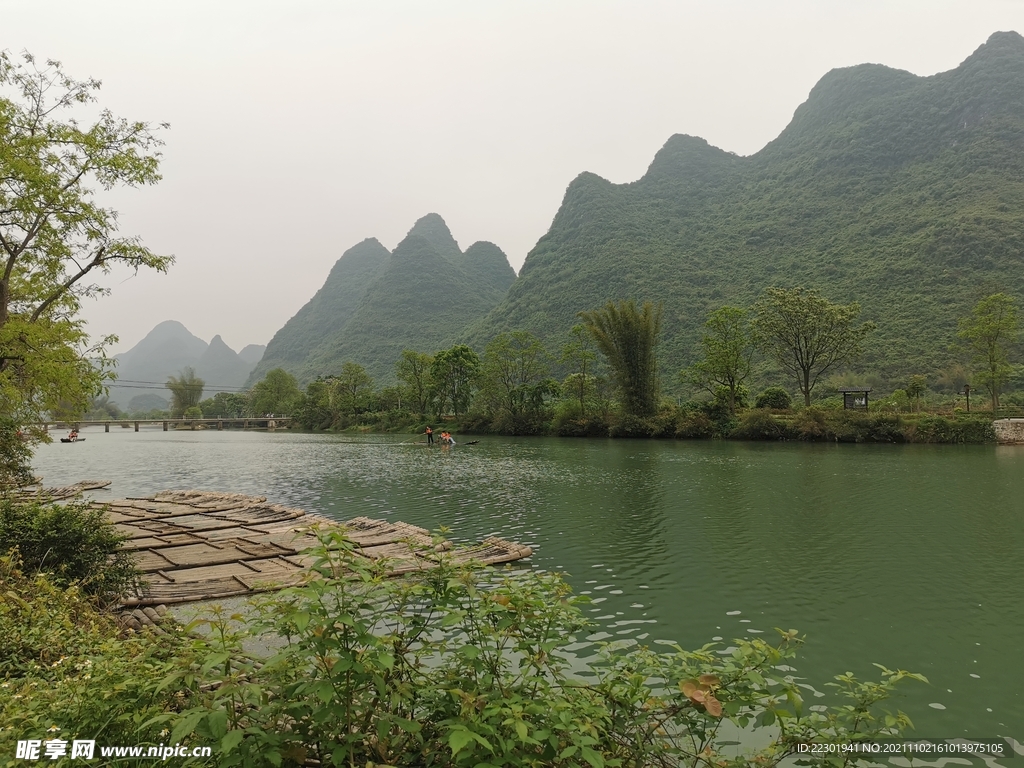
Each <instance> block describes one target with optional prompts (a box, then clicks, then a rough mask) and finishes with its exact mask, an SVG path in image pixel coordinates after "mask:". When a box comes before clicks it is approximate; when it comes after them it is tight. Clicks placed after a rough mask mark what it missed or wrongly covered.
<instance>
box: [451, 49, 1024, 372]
mask: <svg viewBox="0 0 1024 768" xmlns="http://www.w3.org/2000/svg"><path fill="white" fill-rule="evenodd" d="M773 285H774V286H783V287H790V286H799V285H802V286H805V287H807V288H817V289H819V290H821V292H822V293H823V294H824V295H825V296H827V297H828V298H830V299H831V300H833V301H837V302H842V303H847V302H851V301H858V302H860V303H861V305H862V307H863V315H862V317H863V319H866V320H873V321H875V322H876V323H877V326H878V329H877V332H876V333H874V334H872V336H871V337H870V338H869V340H868V356H867V358H866V359H865V360H864V361H863V363H862V365H861V371H862V373H863V374H864V375H876V376H879V377H880V378H882V379H884V380H886V381H888V382H892V383H893V384H896V385H899V383H900V382H905V381H906V377H907V376H909V375H910V374H915V373H922V374H932V373H935V372H938V371H940V370H942V369H943V368H944V367H946V366H948V365H949V364H950V361H951V359H953V358H954V354H953V353H952V352H951V351H950V345H951V343H952V342H953V341H954V340H955V335H956V329H957V319H958V318H959V317H962V316H964V315H966V314H967V313H968V312H969V311H970V308H971V307H972V306H973V305H974V304H975V303H976V302H977V301H978V300H979V299H980V298H982V297H984V296H986V295H988V294H990V293H993V292H996V291H1005V292H1007V293H1010V294H1012V295H1013V296H1015V297H1017V299H1018V301H1022V300H1024V38H1022V37H1021V36H1020V35H1019V34H1017V33H1016V32H999V33H996V34H994V35H992V36H991V37H990V38H989V40H988V42H987V43H985V44H984V45H982V46H981V47H980V48H979V49H978V50H977V51H975V52H974V53H973V54H972V55H971V56H970V57H969V58H967V59H966V60H965V61H964V62H963V63H962V64H961V65H960V66H958V67H957V68H956V69H953V70H951V71H948V72H942V73H939V74H936V75H933V76H931V77H919V76H917V75H914V74H911V73H909V72H904V71H901V70H896V69H891V68H889V67H885V66H881V65H879V64H862V65H859V66H854V67H848V68H844V69H836V70H833V71H831V72H829V73H828V74H826V75H825V76H824V77H823V78H822V79H821V80H820V82H818V84H817V85H816V86H815V87H814V88H813V90H812V91H811V93H810V96H809V97H808V99H807V101H806V102H805V103H804V104H802V105H801V106H800V107H799V108H798V109H797V110H796V113H795V114H794V116H793V120H792V122H791V123H790V124H789V125H788V126H787V127H786V129H785V130H784V131H783V132H782V134H781V135H780V136H779V137H778V138H777V139H775V140H774V141H772V142H771V143H769V144H768V145H767V146H766V147H765V148H764V149H762V150H761V151H760V152H758V153H756V154H754V155H751V156H750V157H739V156H736V155H734V154H731V153H729V152H725V151H723V150H721V149H717V148H715V147H713V146H710V145H709V144H708V143H707V142H706V141H704V140H703V139H700V138H696V137H692V136H673V137H672V138H671V139H669V141H668V142H667V143H666V144H665V146H664V147H663V148H662V149H661V151H660V152H658V154H657V156H656V157H655V158H654V161H653V162H652V163H651V166H650V168H649V169H648V170H647V173H646V174H644V176H643V178H641V179H640V180H638V181H636V182H633V183H630V184H613V183H611V182H609V181H606V180H605V179H602V178H600V177H599V176H596V175H594V174H592V173H583V174H581V175H580V176H579V177H578V178H576V180H575V181H573V182H572V183H571V184H570V185H569V188H568V190H567V191H566V193H565V198H564V200H563V201H562V205H561V208H560V209H559V211H558V213H557V214H556V215H555V218H554V221H553V222H552V225H551V229H550V230H549V231H548V233H547V234H546V235H544V236H543V237H542V238H541V239H540V241H539V242H538V243H537V245H536V246H535V247H534V248H533V250H532V251H531V252H530V253H529V255H528V257H527V259H526V262H525V264H524V265H523V268H522V269H521V270H520V273H519V277H518V279H517V280H516V282H515V284H514V285H513V286H512V287H511V289H510V290H509V292H508V295H507V296H506V298H505V299H504V300H503V301H502V302H501V303H500V304H498V305H497V306H496V307H495V308H494V309H493V310H492V311H491V312H490V313H489V314H488V316H487V317H486V318H484V319H483V320H482V321H480V322H478V323H477V324H475V325H474V326H473V327H472V328H471V329H469V330H468V331H467V332H466V335H465V338H467V339H468V340H469V341H470V342H471V343H472V345H473V346H474V347H475V348H477V349H480V348H482V346H483V345H484V344H486V343H487V341H488V340H489V339H491V338H493V337H494V335H495V334H497V333H499V332H501V331H508V330H513V329H523V330H529V331H532V332H534V333H536V334H538V335H539V336H541V337H542V338H543V339H545V340H546V341H547V342H548V343H549V346H550V347H552V348H555V347H557V346H558V344H559V342H560V341H561V340H563V339H565V338H566V337H567V334H568V331H569V329H570V327H571V326H572V325H573V323H574V322H577V320H576V313H577V312H579V311H581V310H589V309H592V308H595V307H599V306H601V305H603V304H604V303H605V302H606V301H608V300H610V299H621V298H631V297H634V298H637V299H639V300H646V299H650V300H654V301H664V303H665V315H664V326H663V342H662V345H661V355H660V357H661V370H662V371H663V375H662V378H663V380H664V381H666V382H668V383H670V384H671V383H672V382H673V381H677V380H678V379H677V372H678V370H679V369H680V368H681V367H683V366H684V365H687V364H689V363H691V362H692V361H693V358H694V354H695V352H696V343H697V341H698V339H699V336H700V329H701V326H702V324H703V322H704V320H705V319H706V317H707V315H708V313H709V312H710V311H712V310H714V309H716V308H717V307H719V306H721V305H724V304H732V305H738V306H749V305H750V304H751V303H752V302H753V301H754V300H755V298H756V297H757V296H758V295H759V294H760V293H761V292H762V291H763V290H764V289H765V288H766V287H769V286H773ZM930 378H931V377H930ZM932 380H933V381H934V379H932Z"/></svg>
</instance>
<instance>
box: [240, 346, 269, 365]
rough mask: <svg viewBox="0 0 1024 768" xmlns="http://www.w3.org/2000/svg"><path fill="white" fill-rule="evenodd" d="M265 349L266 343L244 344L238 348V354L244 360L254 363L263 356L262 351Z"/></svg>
mask: <svg viewBox="0 0 1024 768" xmlns="http://www.w3.org/2000/svg"><path fill="white" fill-rule="evenodd" d="M266 351H267V345H266V344H246V345H245V346H244V347H242V348H241V349H240V350H238V356H239V357H240V358H242V359H243V360H245V362H247V363H249V364H251V365H256V363H258V362H259V361H260V358H262V357H263V353H264V352H266Z"/></svg>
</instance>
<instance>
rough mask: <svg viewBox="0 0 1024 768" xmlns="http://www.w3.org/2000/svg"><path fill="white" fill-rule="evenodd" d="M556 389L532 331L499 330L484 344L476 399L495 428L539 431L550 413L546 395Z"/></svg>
mask: <svg viewBox="0 0 1024 768" xmlns="http://www.w3.org/2000/svg"><path fill="white" fill-rule="evenodd" d="M557 392H558V384H557V382H555V381H553V380H552V379H551V378H549V377H548V361H547V353H546V352H545V351H544V347H543V346H542V345H541V343H540V342H539V341H538V340H537V337H536V336H534V335H533V334H532V333H527V332H525V331H513V332H512V333H510V334H507V333H502V334H499V335H498V336H496V337H495V338H494V340H493V341H491V343H490V344H488V345H487V349H485V350H484V358H483V363H482V367H481V371H480V391H479V393H478V395H477V401H478V402H479V403H480V404H481V406H482V407H483V408H484V410H485V411H486V412H487V414H488V415H489V416H490V417H491V418H492V420H493V423H494V425H495V427H496V428H497V429H499V430H501V431H502V432H507V433H511V434H513V435H519V434H534V433H536V432H539V431H541V430H542V429H543V426H544V422H545V421H547V418H546V417H547V416H548V415H549V414H547V402H546V398H547V397H549V396H551V395H554V394H557Z"/></svg>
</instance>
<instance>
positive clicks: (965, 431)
mask: <svg viewBox="0 0 1024 768" xmlns="http://www.w3.org/2000/svg"><path fill="white" fill-rule="evenodd" d="M913 427H914V435H913V442H915V443H994V442H995V439H996V435H995V430H994V429H993V428H992V420H991V419H987V418H980V419H979V418H975V417H971V416H967V415H966V414H963V417H962V418H954V419H948V418H946V417H944V416H922V417H921V418H920V419H917V420H916V421H915V422H913Z"/></svg>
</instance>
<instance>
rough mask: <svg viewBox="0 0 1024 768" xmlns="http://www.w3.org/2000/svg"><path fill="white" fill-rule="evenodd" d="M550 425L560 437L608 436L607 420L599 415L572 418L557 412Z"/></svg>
mask: <svg viewBox="0 0 1024 768" xmlns="http://www.w3.org/2000/svg"><path fill="white" fill-rule="evenodd" d="M552 426H553V428H554V430H555V434H556V435H558V436H560V437H608V422H607V421H605V420H604V419H602V418H601V417H600V416H586V417H575V418H574V417H572V416H567V415H562V414H557V415H556V416H555V420H554V422H553V423H552Z"/></svg>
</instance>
